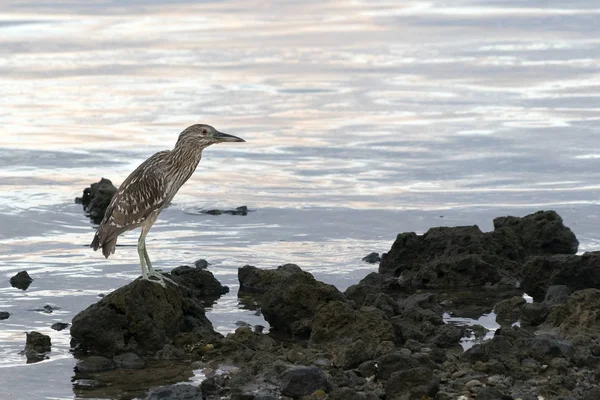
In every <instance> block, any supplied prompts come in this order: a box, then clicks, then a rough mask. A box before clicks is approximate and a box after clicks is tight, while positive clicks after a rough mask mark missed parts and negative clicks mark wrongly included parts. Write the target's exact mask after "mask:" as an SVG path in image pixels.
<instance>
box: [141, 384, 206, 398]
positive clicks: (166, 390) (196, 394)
mask: <svg viewBox="0 0 600 400" xmlns="http://www.w3.org/2000/svg"><path fill="white" fill-rule="evenodd" d="M200 398H203V397H202V393H201V391H200V388H198V387H197V386H192V385H169V386H160V387H157V388H155V389H152V390H151V391H150V393H148V396H146V400H166V399H178V400H193V399H200Z"/></svg>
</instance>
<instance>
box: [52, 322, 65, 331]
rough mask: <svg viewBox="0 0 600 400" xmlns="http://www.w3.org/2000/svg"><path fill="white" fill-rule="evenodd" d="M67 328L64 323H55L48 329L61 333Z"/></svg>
mask: <svg viewBox="0 0 600 400" xmlns="http://www.w3.org/2000/svg"><path fill="white" fill-rule="evenodd" d="M68 327H69V324H67V323H64V322H56V323H54V324H52V326H51V327H50V328H52V329H54V330H55V331H62V330H63V329H66V328H68Z"/></svg>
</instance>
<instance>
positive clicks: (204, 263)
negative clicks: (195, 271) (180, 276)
mask: <svg viewBox="0 0 600 400" xmlns="http://www.w3.org/2000/svg"><path fill="white" fill-rule="evenodd" d="M209 265H210V263H209V262H208V261H206V260H205V259H203V258H200V259H199V260H196V261H195V262H194V266H195V267H196V268H201V269H206V268H208V266H209Z"/></svg>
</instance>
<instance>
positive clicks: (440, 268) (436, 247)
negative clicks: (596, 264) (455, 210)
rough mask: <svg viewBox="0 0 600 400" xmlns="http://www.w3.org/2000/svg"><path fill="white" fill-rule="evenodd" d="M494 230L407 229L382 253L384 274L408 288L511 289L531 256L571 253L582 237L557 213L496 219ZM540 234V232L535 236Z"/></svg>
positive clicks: (454, 228) (381, 266) (474, 228)
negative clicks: (488, 287)
mask: <svg viewBox="0 0 600 400" xmlns="http://www.w3.org/2000/svg"><path fill="white" fill-rule="evenodd" d="M494 227H495V229H494V231H493V232H487V233H484V232H481V230H480V229H479V228H478V227H477V226H459V227H438V228H431V229H429V230H428V231H427V232H426V233H425V234H424V235H416V234H415V233H412V232H411V233H402V234H400V235H398V237H397V238H396V241H395V242H394V244H393V245H392V248H391V249H390V251H389V252H388V253H384V254H383V255H382V260H381V263H380V265H379V272H380V273H381V274H384V275H388V276H397V277H399V279H400V284H401V285H403V286H404V287H407V288H413V289H415V288H449V287H468V286H484V285H487V286H492V287H499V288H500V287H502V288H506V287H510V286H511V285H515V284H516V282H517V281H518V275H519V265H520V264H521V263H522V262H524V261H525V259H526V258H527V257H528V256H531V255H538V254H558V253H561V252H562V253H568V254H572V253H574V252H576V250H577V239H576V238H575V236H574V235H573V233H572V232H571V230H570V229H569V228H566V227H565V226H564V225H563V224H562V219H561V218H560V217H559V216H558V214H556V213H555V212H554V211H543V212H537V213H535V214H531V215H528V216H525V217H523V218H517V217H502V218H496V219H495V220H494ZM535 235H538V236H535Z"/></svg>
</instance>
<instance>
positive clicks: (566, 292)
mask: <svg viewBox="0 0 600 400" xmlns="http://www.w3.org/2000/svg"><path fill="white" fill-rule="evenodd" d="M571 293H572V291H571V289H569V287H568V286H566V285H552V286H549V287H548V290H546V296H545V297H544V303H546V304H547V305H548V306H549V307H552V306H555V305H558V304H565V303H566V302H567V300H568V299H569V296H570V295H571Z"/></svg>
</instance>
